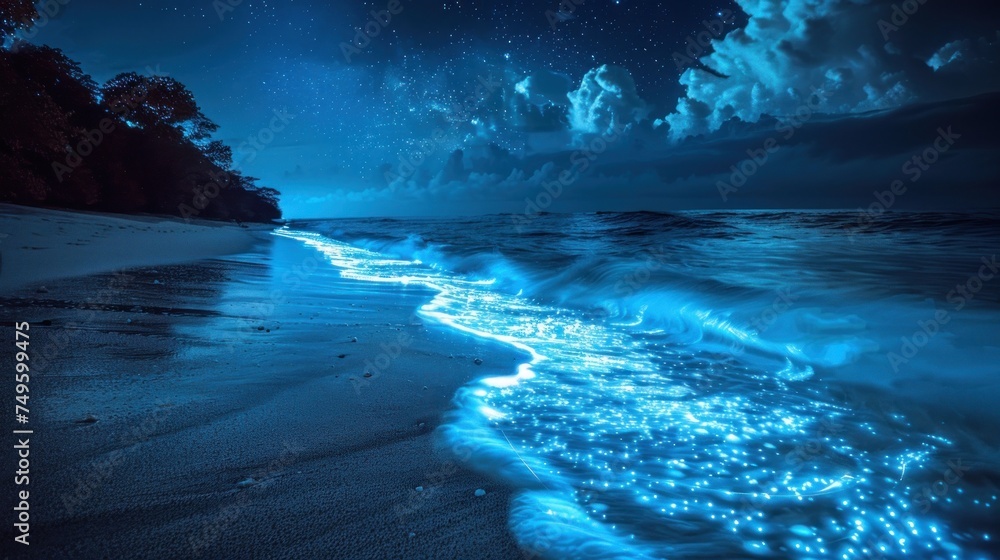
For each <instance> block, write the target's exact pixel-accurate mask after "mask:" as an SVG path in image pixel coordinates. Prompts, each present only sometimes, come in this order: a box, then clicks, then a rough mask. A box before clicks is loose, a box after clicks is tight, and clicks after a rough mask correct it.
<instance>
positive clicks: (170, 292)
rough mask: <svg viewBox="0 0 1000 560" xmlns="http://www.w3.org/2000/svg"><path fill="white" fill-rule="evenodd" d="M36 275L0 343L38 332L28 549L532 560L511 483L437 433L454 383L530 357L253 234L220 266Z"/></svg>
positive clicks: (287, 244) (113, 554) (57, 553)
mask: <svg viewBox="0 0 1000 560" xmlns="http://www.w3.org/2000/svg"><path fill="white" fill-rule="evenodd" d="M161 235H164V236H168V235H170V234H169V233H166V232H164V233H161ZM5 266H6V262H5ZM45 282H46V290H45V291H44V292H39V291H37V288H38V282H37V281H36V282H34V283H28V284H26V285H24V286H23V288H21V289H19V290H16V291H14V292H12V293H7V294H5V295H4V297H3V298H2V299H0V303H2V306H3V308H4V322H3V324H2V327H0V331H2V335H0V336H3V337H4V340H13V322H14V321H29V322H30V323H31V331H30V332H31V335H32V338H31V347H30V348H31V355H32V357H31V360H32V363H33V369H32V378H31V382H30V384H31V407H30V408H31V417H30V423H29V424H30V427H31V428H32V429H34V430H35V434H34V435H33V436H32V438H33V439H32V440H31V446H32V449H31V470H32V474H31V483H30V485H29V488H30V491H31V533H30V539H31V546H30V556H28V557H30V558H192V557H195V558H262V557H268V558H524V557H530V556H531V555H530V554H527V553H523V552H521V551H519V550H518V549H517V546H516V544H515V542H514V541H513V539H512V537H511V535H510V533H509V531H508V529H507V518H508V515H507V514H508V503H509V496H510V493H509V490H508V489H507V488H505V487H503V486H502V485H500V484H499V483H497V482H495V481H493V480H491V479H489V478H486V477H484V476H482V475H481V474H476V473H475V472H473V470H471V469H470V467H471V465H468V464H467V463H466V462H465V461H464V460H463V458H464V457H466V456H467V450H463V449H454V448H453V449H442V448H440V444H439V442H440V439H439V438H437V437H435V428H436V427H437V426H438V425H439V424H440V423H441V421H442V415H443V414H445V413H446V412H447V411H448V410H449V408H450V407H451V399H452V397H453V396H454V394H455V390H456V389H457V388H458V387H460V386H461V385H462V384H464V383H465V382H467V381H469V380H470V379H472V378H475V377H479V376H483V375H487V374H508V373H510V372H511V371H513V370H514V368H515V366H516V364H517V363H518V362H519V361H520V360H522V359H523V357H522V356H519V355H517V354H515V353H513V352H511V351H509V350H507V349H504V348H500V347H497V346H494V345H490V344H486V343H484V342H483V341H480V340H477V339H473V338H471V337H467V336H464V335H461V334H458V333H455V332H451V331H447V330H446V329H444V328H443V327H441V326H439V325H435V324H425V322H424V321H423V320H421V319H420V318H418V317H416V316H415V315H414V311H415V310H416V309H417V307H418V306H419V305H421V304H422V303H424V302H425V301H427V299H428V297H429V295H430V294H429V293H428V292H426V291H423V290H420V289H406V288H399V287H395V286H388V285H373V284H370V283H360V282H355V281H349V280H344V279H342V278H340V277H339V275H338V273H337V272H336V270H334V269H333V268H332V267H331V266H330V265H328V264H326V263H324V262H321V261H320V258H319V255H318V254H316V253H315V252H314V251H312V250H311V249H309V248H306V247H304V246H302V245H300V244H298V243H297V242H295V241H292V240H289V239H284V238H279V237H275V236H270V235H266V234H260V233H259V232H258V234H257V235H256V236H255V237H254V240H253V241H252V242H251V243H250V246H249V248H248V249H247V250H246V251H244V252H241V253H238V254H235V255H231V256H227V257H222V258H216V259H212V260H207V261H200V262H198V263H195V264H174V265H157V266H153V267H150V266H147V267H145V268H138V269H135V268H133V269H129V270H126V271H124V272H122V273H102V274H93V275H90V276H85V277H75V278H68V279H63V280H52V279H49V280H46V281H45ZM477 358H479V359H481V360H482V364H481V365H477V364H476V363H475V360H476V359H477ZM366 373H367V374H368V375H367V376H366ZM5 385H10V384H9V383H8V384H5ZM8 390H9V391H10V393H8V394H13V388H12V387H10V388H9V389H8ZM10 424H13V422H10ZM5 437H6V438H7V439H8V440H10V439H11V438H12V436H11V435H8V436H5ZM13 460H14V458H13V456H12V454H10V453H7V454H4V456H3V465H4V467H3V468H4V470H5V472H12V471H13V470H14V464H13ZM418 487H421V491H418V490H417V488H418ZM12 489H13V487H12V486H11V488H9V489H8V490H11V491H5V492H4V495H5V496H7V502H8V504H7V506H6V507H7V509H8V511H10V509H9V508H11V507H13V491H12ZM477 489H483V490H485V491H486V495H485V496H478V497H477V496H476V495H475V491H476V490H477ZM10 532H11V528H10V525H9V524H5V528H4V533H5V535H4V536H3V539H4V540H5V542H7V543H9V542H12V538H13V536H12V534H11V533H10ZM5 549H9V548H8V547H6V546H5ZM11 552H12V553H13V554H18V553H23V552H24V551H20V550H16V549H15V550H12V551H11Z"/></svg>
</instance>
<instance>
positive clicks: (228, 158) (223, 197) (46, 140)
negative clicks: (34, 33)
mask: <svg viewBox="0 0 1000 560" xmlns="http://www.w3.org/2000/svg"><path fill="white" fill-rule="evenodd" d="M2 11H3V10H2V9H0V12H2ZM11 21H12V20H11V18H10V17H9V14H7V17H6V19H5V16H4V14H2V13H0V22H3V25H0V34H3V35H8V36H9V34H10V31H11V30H12V29H14V28H15V26H14V25H11V23H10V22H11ZM7 44H8V47H7V48H0V84H2V85H0V201H5V202H12V203H15V204H24V205H31V206H46V207H58V208H69V209H83V210H95V211H108V212H122V213H150V214H172V215H175V216H179V217H183V218H206V219H220V220H239V221H256V222H262V221H269V220H273V219H277V218H280V217H281V212H280V210H279V209H278V194H279V193H278V191H276V190H274V189H271V188H266V187H258V186H257V185H256V184H255V181H256V179H254V178H252V177H247V176H244V175H242V174H240V173H239V172H238V171H236V170H234V169H233V162H232V157H233V152H232V149H231V148H230V147H228V146H226V145H225V144H223V143H222V142H220V141H218V140H211V139H210V135H211V134H212V132H214V131H215V130H216V129H217V128H218V127H217V126H216V125H215V124H214V123H212V122H211V121H210V120H208V118H207V117H205V115H204V114H202V112H201V109H200V108H199V107H198V104H197V103H196V102H195V100H194V96H193V95H192V94H191V92H190V91H188V89H187V88H186V87H185V86H184V85H183V84H181V83H180V82H178V81H176V80H174V79H173V78H169V77H164V76H158V75H152V76H146V75H139V74H136V73H134V72H130V73H125V74H119V75H118V76H115V77H114V78H113V79H111V80H110V81H108V82H107V83H106V84H104V85H103V86H98V85H97V84H96V83H94V81H93V80H92V79H91V78H90V76H88V75H86V74H84V73H83V71H81V70H80V67H79V65H78V64H77V63H76V62H74V61H72V60H70V59H69V58H67V57H66V56H65V55H64V54H63V53H62V51H60V50H58V49H53V48H51V47H47V46H36V45H32V44H29V43H26V42H23V41H19V40H11V39H8V41H7Z"/></svg>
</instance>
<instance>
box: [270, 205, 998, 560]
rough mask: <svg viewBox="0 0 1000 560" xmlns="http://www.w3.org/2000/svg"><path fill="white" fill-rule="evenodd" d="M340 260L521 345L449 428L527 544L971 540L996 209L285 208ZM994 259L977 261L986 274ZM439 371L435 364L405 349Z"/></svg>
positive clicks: (806, 546)
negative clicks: (472, 211) (496, 486)
mask: <svg viewBox="0 0 1000 560" xmlns="http://www.w3.org/2000/svg"><path fill="white" fill-rule="evenodd" d="M279 235H284V236H288V237H292V238H296V239H300V240H302V241H304V242H305V243H307V244H309V245H311V246H313V247H315V248H316V249H318V250H319V251H322V252H323V253H324V254H325V255H326V256H327V258H328V260H329V261H330V263H331V264H332V265H334V266H336V267H338V268H340V269H341V273H342V274H343V275H344V276H349V277H352V278H358V279H363V280H370V281H378V282H390V283H398V284H409V285H422V286H426V287H428V288H430V289H431V290H432V291H433V292H434V293H435V294H436V295H435V296H433V298H429V300H428V302H427V303H426V305H424V306H423V307H422V308H421V310H420V314H421V315H422V316H423V317H425V318H426V319H427V320H428V321H432V322H438V323H440V324H441V325H443V328H453V329H458V330H461V331H464V332H466V333H469V334H471V335H473V336H477V337H482V338H487V339H492V340H495V341H497V342H499V343H501V344H507V345H510V346H512V347H515V348H518V349H520V350H522V351H524V352H525V353H526V356H528V357H527V358H526V360H525V363H524V364H522V365H521V366H520V368H519V369H518V370H517V371H511V372H510V375H509V376H504V377H493V378H485V379H480V380H477V381H475V382H473V383H471V384H470V385H468V386H466V387H465V388H463V389H462V390H461V391H460V392H459V394H457V395H456V397H455V411H454V412H453V413H452V414H451V415H450V416H449V417H448V418H447V419H446V424H445V425H444V426H443V427H442V428H441V431H440V435H441V439H442V441H443V445H444V446H445V447H446V448H447V447H448V446H456V447H457V446H459V445H461V446H462V447H463V448H465V449H469V448H471V449H473V450H474V458H473V463H474V464H475V465H476V467H477V468H479V469H481V470H483V471H486V472H490V473H492V474H494V475H496V476H499V477H501V478H503V479H504V480H506V481H507V482H509V483H510V484H511V485H513V486H515V487H517V488H520V489H521V491H520V492H518V493H517V494H516V496H515V498H514V502H513V504H512V509H511V519H510V527H511V529H512V531H513V532H514V534H515V536H516V537H517V538H518V539H519V541H520V543H521V544H522V546H524V547H525V548H526V549H528V550H529V551H535V552H537V553H538V554H539V555H540V556H541V557H547V558H668V557H671V558H677V557H703V558H741V557H770V558H787V557H798V558H845V559H847V558H906V557H921V558H988V557H993V556H995V555H996V554H997V548H995V542H994V541H995V540H996V539H1000V534H998V533H1000V515H998V511H997V510H998V508H1000V502H998V501H997V495H998V494H1000V490H998V489H997V487H996V483H997V481H998V480H1000V479H998V478H997V475H998V473H1000V462H998V457H1000V452H998V449H1000V429H998V426H1000V401H998V398H1000V390H998V387H1000V272H997V271H996V264H995V263H996V256H995V255H996V254H997V253H998V252H1000V250H998V249H1000V213H968V214H952V213H948V214H945V213H894V214H885V215H882V216H879V217H875V218H874V219H873V220H869V219H862V220H859V216H858V215H857V214H856V213H852V212H777V211H775V212H726V213H720V212H686V213H677V214H657V213H597V214H570V215H567V214H543V215H539V216H536V217H534V219H532V220H530V221H527V222H524V221H522V220H520V219H517V220H515V219H512V217H511V216H509V215H495V216H486V217H475V218H449V219H344V220H326V221H303V222H293V223H291V224H289V226H288V227H287V228H285V229H283V230H281V231H280V232H279ZM994 275H996V277H995V278H994ZM425 374H426V375H434V372H425Z"/></svg>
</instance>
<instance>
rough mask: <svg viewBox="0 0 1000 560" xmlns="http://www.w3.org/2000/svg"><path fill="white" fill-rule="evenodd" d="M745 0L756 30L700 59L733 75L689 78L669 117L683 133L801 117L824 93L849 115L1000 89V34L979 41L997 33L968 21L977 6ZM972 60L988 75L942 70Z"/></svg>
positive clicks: (827, 102)
mask: <svg viewBox="0 0 1000 560" xmlns="http://www.w3.org/2000/svg"><path fill="white" fill-rule="evenodd" d="M737 2H738V3H739V5H740V6H741V7H742V8H743V10H744V12H746V14H747V15H748V16H749V20H748V23H747V25H746V27H745V28H743V29H736V30H734V31H732V32H730V33H729V34H728V35H726V36H725V37H724V38H723V39H721V40H718V41H714V42H713V43H712V48H713V50H714V52H712V53H711V54H709V55H707V56H705V57H702V58H701V59H700V61H701V63H703V64H704V65H705V66H706V67H708V68H711V69H713V70H714V71H716V72H719V73H721V74H722V75H724V76H726V77H720V76H716V75H713V74H712V73H710V72H706V71H704V70H700V69H696V68H690V69H688V70H686V71H685V72H684V73H683V74H682V75H681V78H680V82H681V84H682V85H683V86H684V87H685V88H686V96H685V97H682V98H681V99H680V100H679V101H678V103H677V107H676V109H675V110H674V112H673V113H671V114H669V115H667V116H666V117H664V119H663V120H664V121H666V122H667V123H669V125H670V135H671V137H672V138H674V139H682V138H685V137H687V136H693V135H698V134H704V133H706V132H708V131H714V130H717V129H719V128H720V127H721V126H722V125H723V124H724V123H725V122H726V121H728V120H730V119H732V118H733V117H736V118H739V119H740V120H743V121H746V122H757V121H758V120H759V119H760V118H761V116H762V115H771V116H774V117H777V118H782V117H785V116H789V115H792V114H794V112H795V111H796V109H797V108H798V107H800V106H801V105H802V104H803V103H804V102H805V101H806V99H807V98H808V97H809V96H810V95H814V94H815V92H817V91H822V92H823V106H822V107H821V111H823V112H826V113H833V114H845V113H860V112H864V111H871V110H881V109H889V108H894V107H900V106H902V105H906V104H909V103H914V102H918V101H930V100H937V99H942V98H949V97H957V96H962V95H971V94H975V93H981V92H983V91H988V90H990V89H991V88H995V87H997V86H998V80H997V78H995V77H991V76H990V75H989V72H990V71H992V73H993V74H997V72H996V57H995V56H992V55H993V54H995V53H996V52H997V51H996V48H995V47H996V43H997V41H996V40H995V39H996V37H992V39H993V40H992V42H991V41H990V39H979V38H978V37H982V36H985V37H991V36H990V35H988V34H984V35H981V36H977V35H976V33H978V32H981V31H982V30H979V29H973V28H971V27H969V26H966V25H958V23H959V22H960V21H967V20H966V19H965V18H971V19H976V18H977V17H981V15H982V13H981V12H982V10H983V9H984V8H981V7H980V8H978V10H979V12H980V13H978V14H977V13H976V9H975V7H974V6H973V4H972V2H958V3H954V4H950V5H945V4H944V3H942V2H936V3H935V0H931V1H928V2H918V1H917V0H909V1H908V2H903V4H906V5H907V9H908V10H909V11H910V12H911V13H904V12H899V13H897V10H898V9H899V8H898V7H896V6H897V5H898V2H896V3H894V2H893V1H890V0H874V1H863V0H737ZM938 4H940V5H938ZM911 5H912V6H917V8H916V9H915V10H913V9H911V8H909V6H911ZM990 9H992V10H995V8H990ZM962 14H964V17H961V16H962ZM957 34H958V35H964V36H963V37H961V38H956V35H957ZM983 41H985V43H984V42H983ZM974 44H981V45H982V46H981V47H979V48H973V45H974ZM972 55H975V56H974V57H973V56H972ZM970 58H973V59H974V60H976V61H978V62H979V63H980V66H977V68H981V69H982V70H983V71H984V72H986V73H985V74H983V75H980V76H976V77H975V79H971V80H970V79H969V77H968V75H966V76H956V75H954V73H951V74H949V73H941V72H935V70H941V69H947V68H948V67H949V66H952V65H955V64H954V63H956V62H957V61H959V60H962V61H969V59H970ZM955 66H957V65H955ZM968 70H969V69H968V68H966V69H965V72H966V74H968ZM945 74H948V75H945Z"/></svg>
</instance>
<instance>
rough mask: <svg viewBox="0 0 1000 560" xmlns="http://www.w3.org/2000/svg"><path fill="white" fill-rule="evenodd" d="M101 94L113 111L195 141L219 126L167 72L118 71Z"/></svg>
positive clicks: (132, 120)
mask: <svg viewBox="0 0 1000 560" xmlns="http://www.w3.org/2000/svg"><path fill="white" fill-rule="evenodd" d="M101 95H102V97H103V98H104V101H105V103H107V104H108V106H109V107H111V110H112V111H114V112H115V113H116V114H119V115H120V116H122V117H123V118H124V119H126V120H127V121H129V122H130V123H134V124H135V125H138V126H140V127H143V128H148V129H152V130H156V129H158V128H160V127H172V128H175V129H177V130H180V131H182V132H183V133H184V134H185V135H186V136H187V137H188V138H190V139H191V140H194V141H196V142H200V141H203V140H205V139H207V138H208V137H209V136H210V135H211V133H213V132H215V131H216V130H217V129H218V128H219V127H218V126H217V125H216V124H215V123H213V122H212V121H210V120H208V117H206V116H205V115H204V114H202V112H201V108H200V107H198V104H197V103H196V102H195V100H194V95H193V94H192V93H191V92H190V91H189V90H188V89H187V88H186V87H184V84H182V83H180V82H178V81H177V80H175V79H173V78H170V77H167V76H140V75H139V74H136V73H135V72H126V73H123V74H118V75H117V76H115V77H114V78H112V79H110V80H108V82H107V83H106V84H104V86H103V87H102V88H101Z"/></svg>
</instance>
